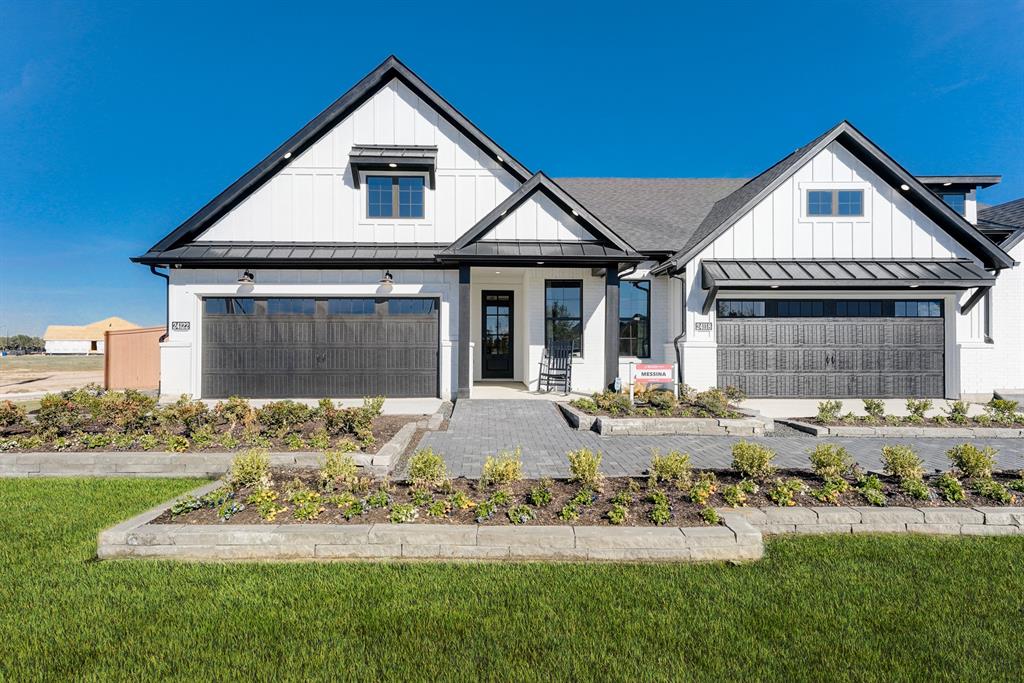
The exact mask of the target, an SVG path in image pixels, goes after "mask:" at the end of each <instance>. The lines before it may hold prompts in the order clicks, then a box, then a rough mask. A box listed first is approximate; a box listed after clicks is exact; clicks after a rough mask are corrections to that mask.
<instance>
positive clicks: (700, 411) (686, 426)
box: [558, 385, 775, 436]
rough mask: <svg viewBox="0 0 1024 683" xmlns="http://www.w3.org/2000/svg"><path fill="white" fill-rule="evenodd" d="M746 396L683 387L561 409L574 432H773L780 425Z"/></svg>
mask: <svg viewBox="0 0 1024 683" xmlns="http://www.w3.org/2000/svg"><path fill="white" fill-rule="evenodd" d="M743 398H744V397H743V393H742V392H741V391H739V390H738V389H736V388H735V387H726V388H725V389H724V390H723V389H709V390H707V391H702V392H699V393H698V392H694V391H693V390H691V389H690V388H689V387H687V386H685V385H684V386H683V387H682V389H681V391H680V397H679V398H678V399H676V397H675V396H674V395H673V393H672V392H671V391H660V390H641V391H638V392H637V393H636V394H635V402H631V401H630V399H629V396H628V395H627V394H624V393H620V392H614V391H605V392H602V393H597V394H594V395H592V396H591V397H589V398H578V399H575V400H573V401H570V402H569V403H559V404H558V407H559V409H560V410H561V411H562V414H563V416H564V417H565V419H566V420H567V421H568V423H569V424H570V425H571V426H572V427H573V428H575V429H581V430H593V431H596V432H597V433H598V434H601V435H602V436H604V435H613V434H618V435H624V434H636V435H656V434H716V435H734V436H751V435H759V434H764V433H765V432H766V431H772V430H774V428H775V423H774V421H772V420H766V419H763V418H760V417H759V416H758V414H757V413H755V412H753V411H750V410H745V409H743V408H741V407H739V406H738V405H737V404H738V403H740V402H742V401H743Z"/></svg>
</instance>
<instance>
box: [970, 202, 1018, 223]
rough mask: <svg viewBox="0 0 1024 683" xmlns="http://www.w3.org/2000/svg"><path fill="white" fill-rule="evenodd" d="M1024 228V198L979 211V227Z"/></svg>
mask: <svg viewBox="0 0 1024 683" xmlns="http://www.w3.org/2000/svg"><path fill="white" fill-rule="evenodd" d="M983 224H984V225H991V226H993V227H1007V228H1024V197H1021V198H1020V199H1014V200H1013V201H1012V202H1006V203H1005V204H997V205H996V206H986V207H984V208H979V209H978V225H979V227H981V226H983Z"/></svg>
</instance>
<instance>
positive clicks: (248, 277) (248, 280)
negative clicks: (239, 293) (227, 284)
mask: <svg viewBox="0 0 1024 683" xmlns="http://www.w3.org/2000/svg"><path fill="white" fill-rule="evenodd" d="M255 281H256V276H255V275H253V274H252V273H251V272H249V271H248V270H246V271H244V272H243V273H242V275H241V277H239V278H238V284H240V285H251V284H252V283H253V282H255Z"/></svg>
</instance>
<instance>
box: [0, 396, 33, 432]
mask: <svg viewBox="0 0 1024 683" xmlns="http://www.w3.org/2000/svg"><path fill="white" fill-rule="evenodd" d="M27 424H28V414H27V413H26V412H25V409H24V408H22V407H21V406H19V405H15V404H14V403H13V402H11V401H0V429H10V428H12V427H24V426H25V425H27Z"/></svg>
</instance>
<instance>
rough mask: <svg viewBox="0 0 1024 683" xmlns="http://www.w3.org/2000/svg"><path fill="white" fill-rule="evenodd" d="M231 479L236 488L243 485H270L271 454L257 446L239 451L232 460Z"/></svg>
mask: <svg viewBox="0 0 1024 683" xmlns="http://www.w3.org/2000/svg"><path fill="white" fill-rule="evenodd" d="M229 480H230V481H231V485H232V486H234V487H235V488H236V489H237V488H240V487H242V486H257V485H269V483H270V455H269V454H268V453H267V452H266V451H263V450H259V449H256V448H253V449H251V450H248V451H246V452H245V453H239V454H238V455H236V456H235V458H234V459H233V460H232V461H231V472H230V475H229Z"/></svg>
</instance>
